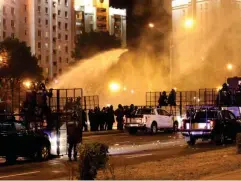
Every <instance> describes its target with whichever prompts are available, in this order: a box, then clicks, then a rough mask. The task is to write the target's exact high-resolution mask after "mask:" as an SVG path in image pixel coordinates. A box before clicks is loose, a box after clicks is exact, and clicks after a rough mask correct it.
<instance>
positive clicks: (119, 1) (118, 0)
mask: <svg viewBox="0 0 241 181" xmlns="http://www.w3.org/2000/svg"><path fill="white" fill-rule="evenodd" d="M110 5H111V6H114V7H116V8H128V9H129V8H131V7H132V0H110Z"/></svg>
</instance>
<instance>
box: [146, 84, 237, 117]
mask: <svg viewBox="0 0 241 181" xmlns="http://www.w3.org/2000/svg"><path fill="white" fill-rule="evenodd" d="M218 91H219V90H218V89H215V88H210V89H199V90H198V91H178V92H176V106H175V107H173V108H172V109H171V107H170V106H167V107H162V109H165V110H166V111H168V112H172V113H173V114H174V115H175V116H181V117H182V116H183V115H185V113H186V111H187V107H190V106H194V107H195V106H215V105H216V101H217V96H218ZM231 92H233V93H234V90H233V89H231ZM160 94H161V92H146V106H147V107H157V106H159V103H158V100H159V98H160ZM168 94H169V92H167V95H168Z"/></svg>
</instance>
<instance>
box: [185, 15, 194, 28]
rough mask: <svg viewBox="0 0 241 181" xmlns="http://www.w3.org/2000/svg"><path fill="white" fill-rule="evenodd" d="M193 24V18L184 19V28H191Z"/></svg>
mask: <svg viewBox="0 0 241 181" xmlns="http://www.w3.org/2000/svg"><path fill="white" fill-rule="evenodd" d="M193 26H194V20H193V19H191V18H189V19H186V21H185V28H188V29H190V28H193Z"/></svg>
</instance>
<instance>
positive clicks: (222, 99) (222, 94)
mask: <svg viewBox="0 0 241 181" xmlns="http://www.w3.org/2000/svg"><path fill="white" fill-rule="evenodd" d="M217 105H218V106H230V105H232V92H231V91H230V90H229V87H228V84H226V83H225V84H223V87H222V89H221V90H220V91H219V92H218V97H217Z"/></svg>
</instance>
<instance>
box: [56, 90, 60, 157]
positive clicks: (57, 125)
mask: <svg viewBox="0 0 241 181" xmlns="http://www.w3.org/2000/svg"><path fill="white" fill-rule="evenodd" d="M57 113H58V115H57V124H56V134H57V135H56V136H57V155H58V156H59V155H60V132H59V129H60V124H59V122H60V118H59V113H60V90H59V89H58V90H57Z"/></svg>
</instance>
